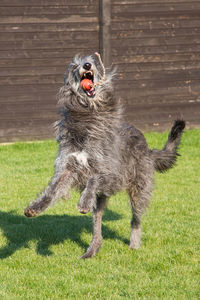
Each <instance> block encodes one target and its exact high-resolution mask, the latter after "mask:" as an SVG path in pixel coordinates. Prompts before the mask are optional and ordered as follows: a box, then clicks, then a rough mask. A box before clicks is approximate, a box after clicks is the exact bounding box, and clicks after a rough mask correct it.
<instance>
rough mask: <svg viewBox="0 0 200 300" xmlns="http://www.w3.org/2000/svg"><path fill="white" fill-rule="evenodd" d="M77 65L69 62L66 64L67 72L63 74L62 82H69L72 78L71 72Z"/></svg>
mask: <svg viewBox="0 0 200 300" xmlns="http://www.w3.org/2000/svg"><path fill="white" fill-rule="evenodd" d="M77 67H78V65H77V64H75V63H71V64H69V66H68V69H67V72H66V73H65V75H64V84H67V83H70V82H71V81H72V79H73V72H74V70H75V69H76V68H77Z"/></svg>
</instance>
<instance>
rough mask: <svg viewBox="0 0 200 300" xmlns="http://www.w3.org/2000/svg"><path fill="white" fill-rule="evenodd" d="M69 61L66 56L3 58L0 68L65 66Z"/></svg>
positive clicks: (0, 61)
mask: <svg viewBox="0 0 200 300" xmlns="http://www.w3.org/2000/svg"><path fill="white" fill-rule="evenodd" d="M68 63H69V61H67V59H66V58H62V57H61V58H60V57H58V58H47V59H45V58H44V59H43V58H38V59H37V58H32V59H30V58H18V59H15V58H5V59H3V58H2V59H1V60H0V68H2V67H3V68H5V67H6V68H15V67H29V68H31V67H46V66H48V67H59V68H60V67H61V66H62V68H63V67H64V66H66V67H67V65H68Z"/></svg>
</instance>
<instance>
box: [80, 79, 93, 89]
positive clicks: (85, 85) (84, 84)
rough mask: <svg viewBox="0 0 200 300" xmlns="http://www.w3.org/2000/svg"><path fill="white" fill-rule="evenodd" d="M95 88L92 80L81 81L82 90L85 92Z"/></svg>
mask: <svg viewBox="0 0 200 300" xmlns="http://www.w3.org/2000/svg"><path fill="white" fill-rule="evenodd" d="M92 86H93V83H92V81H91V80H89V79H83V80H81V88H82V89H83V90H84V91H89V90H90V89H91V88H92Z"/></svg>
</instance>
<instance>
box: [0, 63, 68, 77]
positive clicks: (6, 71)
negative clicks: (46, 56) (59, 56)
mask: <svg viewBox="0 0 200 300" xmlns="http://www.w3.org/2000/svg"><path fill="white" fill-rule="evenodd" d="M66 69H67V65H66V66H65V65H63V66H57V67H48V66H46V67H17V68H15V67H14V66H13V67H12V68H6V67H5V68H1V72H0V78H1V77H5V76H7V77H9V76H37V75H38V76H43V75H52V74H53V75H63V76H64V73H65V72H66Z"/></svg>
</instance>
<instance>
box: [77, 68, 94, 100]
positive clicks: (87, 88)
mask: <svg viewBox="0 0 200 300" xmlns="http://www.w3.org/2000/svg"><path fill="white" fill-rule="evenodd" d="M93 81H94V76H93V72H91V71H87V72H84V73H83V76H82V77H81V84H80V85H81V88H82V89H83V90H84V92H85V93H86V94H87V96H89V97H93V96H95V89H94V83H93Z"/></svg>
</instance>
